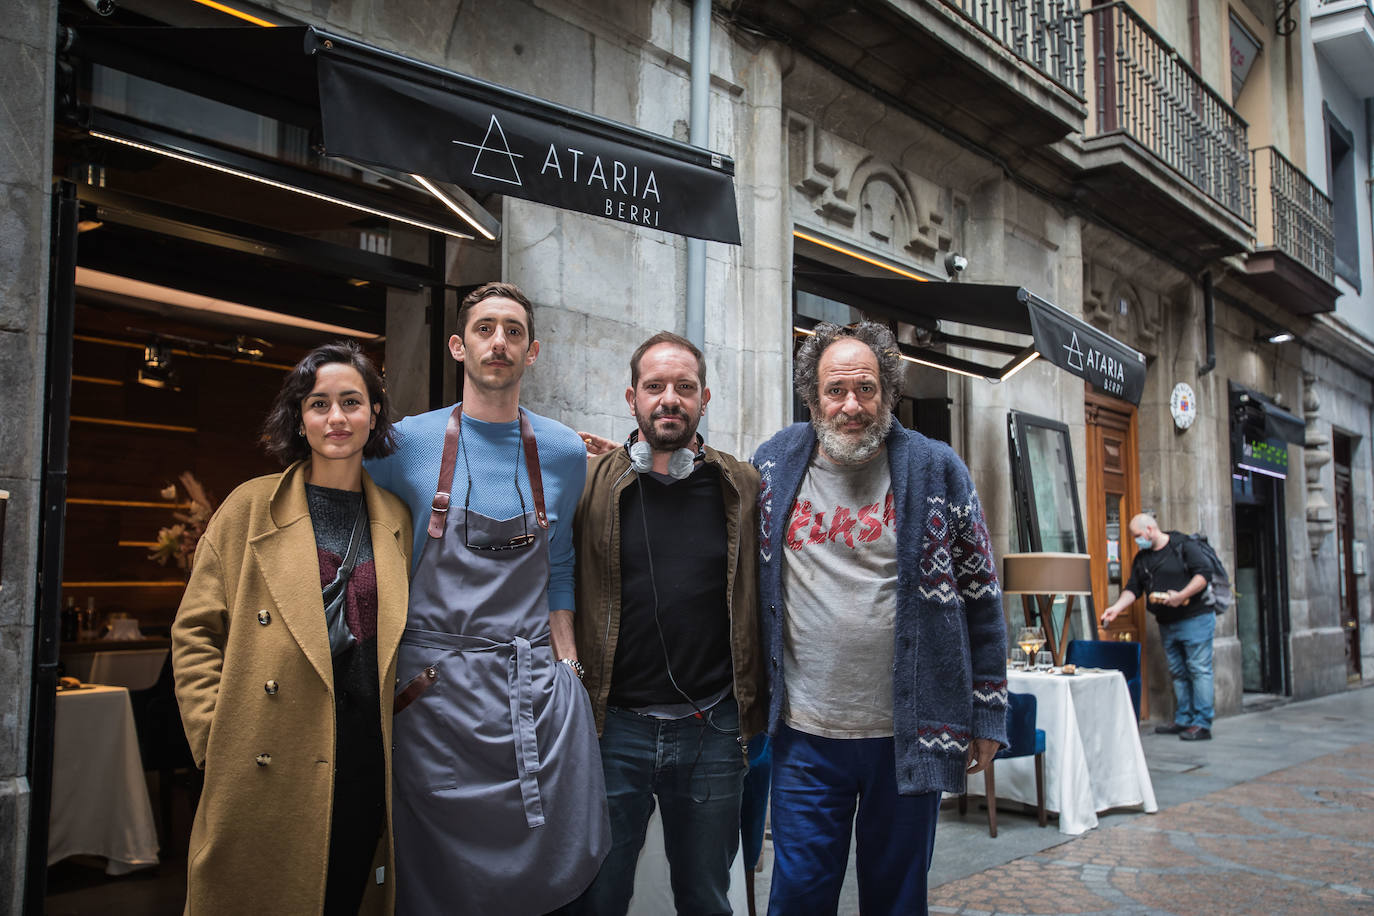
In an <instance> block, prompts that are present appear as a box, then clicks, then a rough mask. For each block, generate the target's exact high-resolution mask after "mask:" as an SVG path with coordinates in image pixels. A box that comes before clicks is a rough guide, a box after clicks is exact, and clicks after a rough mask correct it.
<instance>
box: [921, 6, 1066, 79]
mask: <svg viewBox="0 0 1374 916" xmlns="http://www.w3.org/2000/svg"><path fill="white" fill-rule="evenodd" d="M946 2H947V3H948V4H949V5H950V6H952V7H954V8H955V9H957V10H959V11H960V12H962V13H963V14H964V15H965V16H966V17H968V18H969V19H971V20H972V21H973V23H974V24H975V25H977V26H978V27H979V28H980V29H982V30H983V31H984V32H986V33H987V34H988V35H989V36H991V37H992V39H993V40H994V41H996V42H997V43H998V44H999V45H1001V46H1002V47H1004V48H1006V49H1007V50H1008V51H1010V52H1011V53H1012V54H1015V55H1016V56H1017V57H1019V58H1020V59H1021V60H1023V61H1025V62H1026V63H1028V64H1030V65H1031V66H1032V67H1034V68H1035V69H1037V70H1039V71H1040V72H1041V73H1043V74H1045V76H1047V77H1049V78H1050V79H1051V80H1053V81H1054V82H1056V83H1058V84H1059V85H1060V86H1062V87H1063V88H1065V89H1067V90H1068V91H1069V92H1072V93H1073V94H1074V95H1076V96H1078V97H1079V98H1080V99H1081V98H1083V20H1082V17H1081V16H1080V15H1079V9H1078V3H1077V2H1075V0H946Z"/></svg>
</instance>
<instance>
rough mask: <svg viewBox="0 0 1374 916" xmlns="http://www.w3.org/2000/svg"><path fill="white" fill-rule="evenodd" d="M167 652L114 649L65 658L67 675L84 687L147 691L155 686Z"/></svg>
mask: <svg viewBox="0 0 1374 916" xmlns="http://www.w3.org/2000/svg"><path fill="white" fill-rule="evenodd" d="M170 651H171V650H170V649H124V650H119V649H115V650H112V651H109V652H80V653H71V654H70V655H67V656H64V657H63V659H62V664H63V666H64V667H65V668H66V671H67V674H69V675H70V676H72V677H74V678H76V679H77V680H79V681H80V682H81V683H83V684H108V685H110V686H113V687H127V688H129V689H130V690H147V689H148V688H149V687H151V686H153V685H154V684H156V683H157V679H158V675H160V674H162V665H163V663H164V662H166V661H167V654H168V653H169V652H170Z"/></svg>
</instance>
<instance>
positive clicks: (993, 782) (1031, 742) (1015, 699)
mask: <svg viewBox="0 0 1374 916" xmlns="http://www.w3.org/2000/svg"><path fill="white" fill-rule="evenodd" d="M1007 701H1008V703H1007V740H1008V741H1009V742H1010V744H1009V745H1008V746H1007V747H1004V748H1002V749H1001V750H1000V751H998V752H997V756H996V757H994V758H993V759H992V760H991V762H989V763H988V767H987V769H986V770H984V771H983V789H984V792H985V794H986V795H987V802H988V833H989V834H990V835H991V836H994V837H995V836H997V779H996V776H995V775H994V771H995V769H996V767H997V761H998V760H1005V759H1008V758H1011V757H1034V758H1035V804H1036V811H1037V813H1038V814H1039V816H1040V826H1041V827H1044V826H1045V824H1046V823H1048V820H1049V819H1048V817H1047V816H1046V814H1045V731H1044V729H1040V728H1036V727H1035V708H1036V703H1035V695H1034V694H1030V693H1008V694H1007ZM967 810H968V794H967V793H965V794H963V795H960V796H959V813H960V814H963V813H965V812H966V811H967Z"/></svg>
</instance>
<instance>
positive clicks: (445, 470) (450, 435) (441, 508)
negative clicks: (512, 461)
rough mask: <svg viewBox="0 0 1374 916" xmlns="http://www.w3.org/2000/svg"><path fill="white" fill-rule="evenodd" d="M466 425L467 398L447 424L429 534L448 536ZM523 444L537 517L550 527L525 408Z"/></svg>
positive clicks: (457, 407)
mask: <svg viewBox="0 0 1374 916" xmlns="http://www.w3.org/2000/svg"><path fill="white" fill-rule="evenodd" d="M462 425H463V402H462V401H459V402H458V403H457V404H454V405H453V411H452V412H451V413H450V414H449V415H448V425H447V426H446V427H445V428H444V453H443V456H442V457H441V458H440V459H439V486H438V488H437V490H436V491H435V493H434V502H433V503H432V504H431V505H430V507H429V536H430V537H432V538H436V539H437V538H442V537H443V536H444V520H445V517H446V516H447V515H448V507H449V498H450V497H449V494H450V492H451V488H452V486H453V472H454V471H455V470H456V469H457V464H458V436H459V434H460V433H461V431H462ZM520 444H521V445H522V446H523V447H524V450H525V473H526V474H527V475H528V476H529V479H530V492H531V495H533V496H534V520H535V522H536V523H538V525H539V527H540V528H548V527H549V515H548V513H547V512H546V511H545V510H544V480H543V474H542V473H541V469H540V467H539V446H538V444H537V443H536V442H535V441H534V429H533V427H531V426H530V420H529V417H528V416H527V415H526V414H525V411H524V409H523V408H522V409H521V410H520Z"/></svg>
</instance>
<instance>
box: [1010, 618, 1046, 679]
mask: <svg viewBox="0 0 1374 916" xmlns="http://www.w3.org/2000/svg"><path fill="white" fill-rule="evenodd" d="M1016 644H1017V645H1018V646H1020V647H1021V651H1022V652H1025V653H1026V665H1027V667H1028V668H1029V669H1030V670H1032V671H1033V670H1035V653H1037V652H1039V651H1040V647H1041V646H1043V645H1044V644H1045V631H1044V630H1043V629H1042V628H1040V627H1022V628H1021V631H1020V632H1019V633H1017V634H1016Z"/></svg>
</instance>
